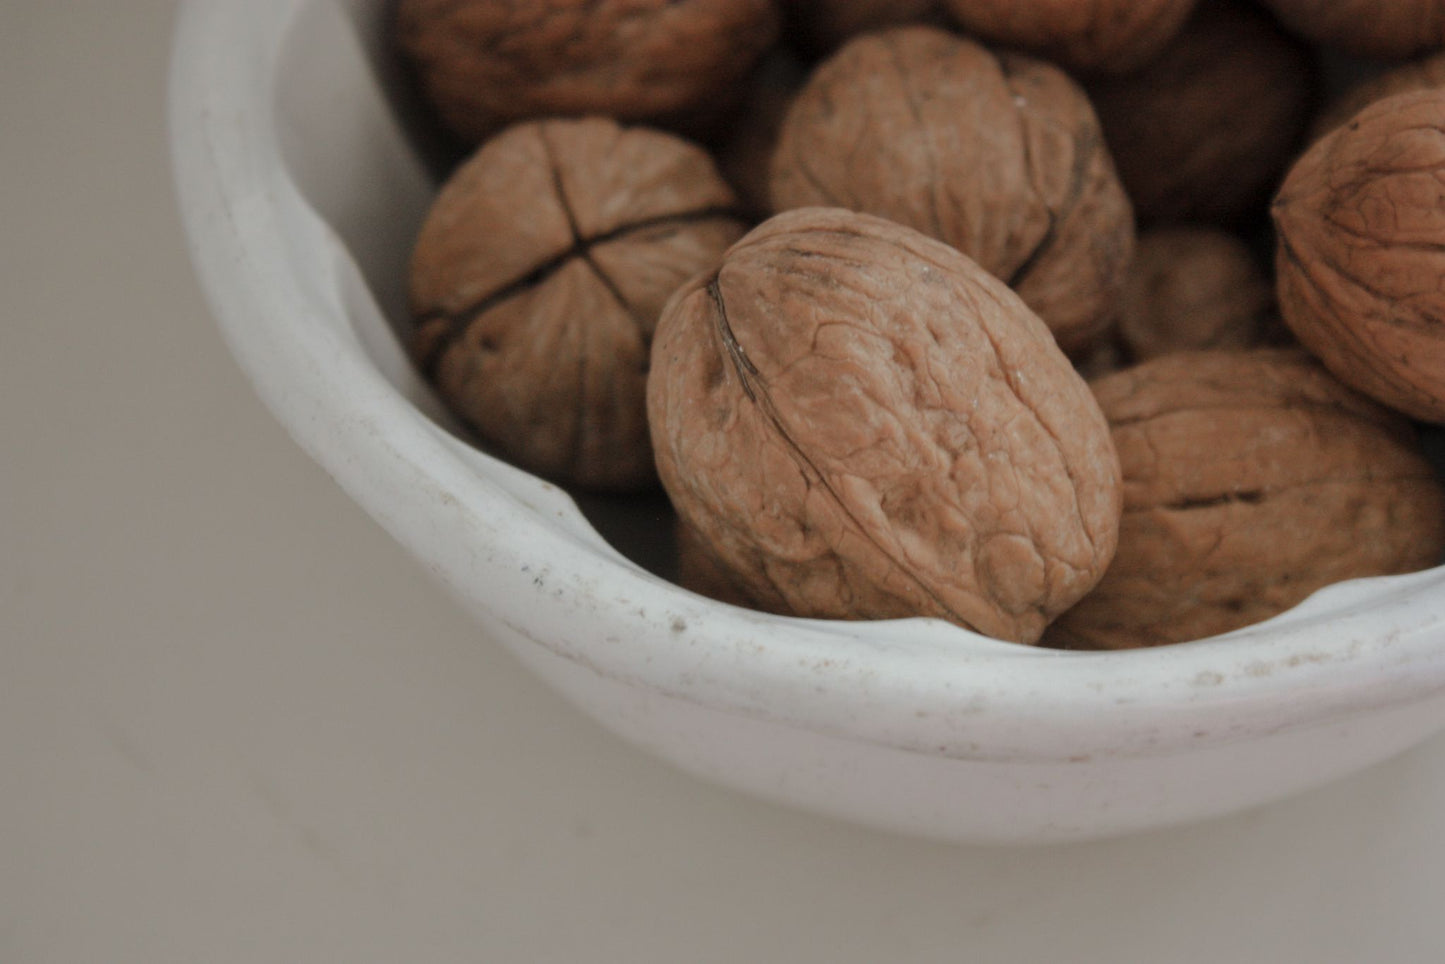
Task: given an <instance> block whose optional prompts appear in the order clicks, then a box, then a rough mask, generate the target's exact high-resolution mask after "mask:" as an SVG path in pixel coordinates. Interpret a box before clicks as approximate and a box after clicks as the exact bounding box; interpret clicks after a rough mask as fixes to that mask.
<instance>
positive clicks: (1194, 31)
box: [1089, 0, 1316, 224]
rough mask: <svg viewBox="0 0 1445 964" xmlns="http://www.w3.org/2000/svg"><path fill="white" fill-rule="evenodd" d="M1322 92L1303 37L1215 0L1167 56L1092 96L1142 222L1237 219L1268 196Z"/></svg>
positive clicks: (1102, 84) (1097, 87)
mask: <svg viewBox="0 0 1445 964" xmlns="http://www.w3.org/2000/svg"><path fill="white" fill-rule="evenodd" d="M1315 89H1316V77H1315V70H1314V61H1313V58H1312V57H1311V54H1310V52H1309V51H1308V50H1307V49H1306V48H1305V47H1304V46H1303V45H1302V44H1300V43H1299V42H1298V41H1296V40H1294V39H1293V38H1292V37H1290V36H1288V35H1287V34H1285V33H1284V32H1283V31H1281V30H1280V29H1279V27H1278V26H1277V25H1276V24H1275V23H1274V22H1273V21H1272V20H1270V18H1269V17H1267V16H1265V15H1264V14H1263V13H1261V12H1260V11H1259V10H1258V9H1255V8H1253V7H1250V6H1246V5H1244V4H1242V3H1237V2H1233V0H1229V2H1225V0H1211V2H1209V3H1204V4H1201V5H1200V7H1199V9H1198V10H1197V11H1196V12H1195V14H1194V16H1193V17H1191V18H1190V19H1189V22H1188V23H1186V24H1185V26H1184V29H1183V30H1182V31H1180V33H1179V35H1178V36H1177V37H1175V38H1174V40H1173V41H1172V42H1171V43H1170V44H1169V45H1168V47H1167V48H1166V49H1165V50H1164V52H1163V53H1162V54H1160V56H1159V57H1158V58H1157V59H1155V60H1154V61H1152V62H1151V63H1149V64H1148V65H1147V66H1145V67H1143V68H1142V69H1140V70H1138V71H1135V72H1134V73H1131V74H1128V75H1125V76H1120V77H1109V78H1099V79H1097V80H1094V81H1092V82H1090V84H1089V96H1090V97H1091V98H1092V100H1093V102H1094V109H1095V110H1096V111H1097V112H1098V115H1099V123H1100V124H1102V125H1103V128H1104V138H1105V140H1106V141H1107V142H1108V144H1109V150H1110V151H1111V152H1112V153H1113V155H1114V163H1115V165H1116V166H1117V167H1118V170H1119V178H1120V180H1122V181H1123V182H1124V188H1125V190H1126V191H1128V193H1129V198H1130V200H1131V201H1132V202H1133V203H1134V210H1135V213H1136V214H1137V215H1138V218H1139V221H1140V223H1141V224H1144V223H1168V222H1178V221H1202V222H1207V223H1212V224H1228V223H1231V222H1235V221H1238V220H1240V219H1241V218H1242V217H1243V216H1245V215H1247V214H1249V213H1251V212H1253V211H1255V210H1257V209H1260V208H1262V207H1263V206H1264V204H1265V203H1266V201H1267V200H1268V196H1269V194H1270V192H1271V191H1272V190H1273V189H1274V187H1275V185H1276V184H1277V183H1278V181H1279V177H1280V175H1281V174H1283V172H1284V169H1285V167H1286V166H1287V165H1288V164H1289V161H1290V158H1291V157H1292V156H1293V154H1294V152H1295V150H1296V147H1297V145H1298V144H1299V143H1300V141H1301V138H1302V137H1303V135H1304V130H1305V126H1306V124H1307V123H1308V120H1309V115H1310V111H1311V107H1312V104H1313V101H1314V97H1315Z"/></svg>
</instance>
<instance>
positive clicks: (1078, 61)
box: [942, 0, 1196, 73]
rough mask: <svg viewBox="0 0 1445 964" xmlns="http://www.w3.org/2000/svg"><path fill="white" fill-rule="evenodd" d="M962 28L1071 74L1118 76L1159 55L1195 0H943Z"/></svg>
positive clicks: (1177, 29)
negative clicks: (1051, 62) (1052, 62)
mask: <svg viewBox="0 0 1445 964" xmlns="http://www.w3.org/2000/svg"><path fill="white" fill-rule="evenodd" d="M942 2H943V5H944V8H945V9H946V10H947V11H948V13H949V14H950V15H951V16H952V17H953V19H954V20H955V21H956V22H957V23H958V24H959V26H961V27H962V28H963V29H964V30H966V31H967V32H969V33H971V34H975V35H977V36H979V37H981V38H984V39H986V40H989V41H992V42H994V43H999V44H1004V45H1007V46H1010V47H1020V48H1023V49H1025V50H1031V51H1034V52H1036V53H1038V54H1039V55H1041V56H1044V57H1048V58H1049V59H1050V60H1055V61H1057V62H1058V63H1060V64H1062V65H1064V66H1065V67H1069V68H1071V69H1074V70H1084V71H1099V72H1103V73H1119V72H1122V71H1127V70H1133V69H1134V68H1136V67H1139V66H1141V65H1143V64H1144V63H1146V62H1148V61H1149V60H1152V59H1153V58H1154V57H1156V56H1158V55H1159V51H1160V50H1162V49H1163V48H1164V45H1165V44H1167V43H1168V42H1169V40H1170V39H1171V38H1172V37H1173V36H1174V35H1175V34H1176V33H1178V32H1179V28H1180V26H1181V25H1182V24H1183V23H1184V20H1185V18H1187V17H1188V16H1189V12H1190V11H1191V10H1192V9H1193V8H1194V4H1195V2H1196V0H942Z"/></svg>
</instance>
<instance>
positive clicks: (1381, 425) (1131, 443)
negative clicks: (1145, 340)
mask: <svg viewBox="0 0 1445 964" xmlns="http://www.w3.org/2000/svg"><path fill="white" fill-rule="evenodd" d="M1092 387H1093V389H1094V394H1095V396H1096V397H1097V398H1098V400H1099V404H1100V406H1102V408H1103V410H1104V414H1105V415H1106V416H1108V419H1109V423H1110V426H1111V428H1112V431H1113V436H1114V444H1115V445H1116V446H1117V448H1118V452H1119V461H1120V464H1121V465H1122V467H1123V472H1124V515H1123V521H1122V523H1121V524H1120V529H1119V548H1118V552H1117V553H1116V554H1115V556H1114V561H1113V563H1112V564H1111V565H1110V566H1109V570H1108V572H1106V573H1105V574H1104V578H1103V580H1102V581H1101V582H1100V583H1099V585H1098V587H1097V588H1095V589H1094V591H1093V592H1091V593H1090V594H1089V595H1088V596H1086V597H1084V599H1083V601H1082V602H1080V603H1079V604H1078V605H1077V606H1075V607H1074V608H1073V609H1071V610H1069V611H1068V612H1067V613H1065V614H1064V615H1063V616H1062V617H1061V618H1060V619H1059V620H1058V622H1057V623H1055V624H1054V625H1053V626H1051V627H1050V628H1049V634H1048V638H1047V640H1046V641H1047V642H1049V643H1050V644H1053V645H1062V646H1067V647H1069V648H1083V649H1126V648H1133V647H1139V646H1157V645H1161V644H1164V643H1176V642H1183V641H1186V640H1191V639H1201V638H1203V637H1206V636H1213V635H1215V634H1218V633H1224V632H1228V631H1230V630H1233V629H1238V628H1239V627H1242V626H1246V625H1249V624H1251V623H1255V622H1259V621H1260V620H1263V619H1267V618H1269V617H1270V616H1274V615H1276V614H1278V613H1281V612H1283V611H1284V610H1286V609H1289V608H1290V607H1292V606H1294V605H1295V604H1296V603H1299V602H1300V601H1302V600H1303V599H1304V598H1305V597H1306V596H1308V595H1309V594H1310V593H1312V592H1314V591H1315V590H1317V589H1320V588H1321V587H1323V586H1326V585H1328V584H1330V583H1334V582H1339V581H1341V580H1345V579H1353V578H1356V577H1361V576H1376V575H1386V574H1392V573H1403V572H1412V571H1415V570H1418V569H1424V568H1428V567H1429V566H1432V565H1435V564H1436V563H1437V562H1438V561H1439V559H1440V556H1441V553H1442V551H1445V495H1442V491H1441V488H1440V485H1439V483H1438V482H1437V481H1436V479H1435V475H1434V472H1433V470H1432V469H1431V467H1430V465H1429V463H1428V462H1426V461H1425V459H1424V458H1423V457H1422V456H1421V455H1420V452H1419V450H1418V447H1417V445H1416V439H1415V434H1414V431H1413V429H1412V427H1411V426H1410V424H1409V423H1408V422H1407V421H1406V420H1404V419H1402V418H1400V417H1399V416H1398V415H1396V414H1395V413H1393V412H1390V411H1389V410H1387V409H1385V408H1383V407H1381V406H1379V405H1376V404H1375V403H1374V402H1372V401H1370V400H1369V399H1367V398H1365V397H1364V396H1362V395H1359V394H1357V393H1355V392H1354V391H1352V390H1350V389H1349V388H1346V387H1345V386H1344V385H1341V384H1340V383H1339V382H1338V381H1336V380H1335V379H1334V378H1333V377H1332V376H1331V375H1330V374H1329V373H1328V372H1327V371H1325V370H1324V369H1323V368H1322V367H1320V366H1319V364H1318V363H1316V362H1315V361H1314V359H1312V358H1310V357H1309V356H1308V355H1307V354H1305V353H1304V352H1302V351H1299V350H1298V349H1256V350H1253V351H1243V352H1230V351H1215V352H1183V353H1180V354H1174V355H1167V356H1164V357H1161V358H1156V359H1154V360H1153V361H1150V362H1145V363H1143V364H1141V365H1137V366H1134V367H1133V368H1128V369H1125V370H1123V371H1120V372H1116V373H1114V374H1112V375H1108V376H1105V377H1103V378H1101V379H1099V380H1097V381H1095V382H1093V383H1092Z"/></svg>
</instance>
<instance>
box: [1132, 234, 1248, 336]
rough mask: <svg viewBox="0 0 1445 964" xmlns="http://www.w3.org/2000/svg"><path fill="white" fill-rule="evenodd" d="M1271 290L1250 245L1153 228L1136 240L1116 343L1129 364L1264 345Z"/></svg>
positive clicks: (1228, 238) (1232, 239)
mask: <svg viewBox="0 0 1445 964" xmlns="http://www.w3.org/2000/svg"><path fill="white" fill-rule="evenodd" d="M1273 311H1274V284H1273V283H1272V282H1271V281H1270V280H1269V279H1268V278H1266V277H1265V275H1264V272H1263V271H1261V270H1260V268H1259V266H1258V265H1257V264H1256V263H1255V260H1254V257H1253V255H1251V254H1250V251H1249V248H1248V246H1246V245H1245V243H1244V242H1243V241H1241V240H1239V239H1238V238H1236V237H1235V236H1234V235H1232V234H1226V233H1225V232H1223V231H1218V230H1214V229H1212V228H1203V227H1174V228H1155V229H1154V230H1152V231H1147V232H1145V233H1144V234H1142V235H1141V236H1140V237H1139V246H1138V248H1137V249H1136V251H1135V255H1134V266H1133V268H1132V270H1131V271H1130V272H1129V281H1128V283H1127V284H1126V285H1125V286H1124V293H1123V296H1122V297H1121V298H1120V300H1119V319H1118V326H1119V336H1120V339H1121V340H1122V342H1123V344H1124V346H1125V348H1126V349H1127V351H1128V353H1129V355H1130V356H1132V357H1133V359H1134V360H1135V361H1146V360H1148V359H1150V358H1155V357H1157V356H1159V355H1165V354H1168V353H1170V352H1175V351H1188V350H1191V349H1202V348H1249V347H1252V346H1254V345H1259V344H1263V343H1264V342H1265V341H1266V339H1267V336H1268V331H1269V327H1270V324H1271V321H1272V315H1273Z"/></svg>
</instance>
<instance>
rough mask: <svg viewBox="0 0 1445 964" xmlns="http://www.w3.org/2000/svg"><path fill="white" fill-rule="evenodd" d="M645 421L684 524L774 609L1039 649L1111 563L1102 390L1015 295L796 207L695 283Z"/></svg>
mask: <svg viewBox="0 0 1445 964" xmlns="http://www.w3.org/2000/svg"><path fill="white" fill-rule="evenodd" d="M648 415H649V418H650V421H651V427H652V434H653V445H654V448H655V450H656V452H657V463H658V471H659V474H660V475H661V477H662V481H663V485H664V486H665V488H666V489H667V491H668V494H669V495H670V496H671V498H672V501H673V504H674V506H675V507H676V508H677V510H678V514H679V515H680V516H681V517H682V518H683V519H684V520H685V521H686V522H687V524H689V525H691V526H693V527H694V528H695V529H696V530H697V531H698V533H699V534H700V535H701V536H702V538H703V539H705V540H706V542H707V545H708V546H709V548H710V550H711V551H712V554H713V555H714V557H715V558H717V559H718V560H719V561H721V562H722V563H723V564H724V565H725V566H726V568H727V570H728V571H729V572H731V573H733V574H734V575H735V576H736V577H737V581H738V583H739V585H741V586H744V587H746V590H747V592H748V594H749V595H750V596H751V597H753V598H754V599H756V600H757V601H758V602H759V603H761V604H762V606H763V608H766V609H770V610H773V611H780V612H787V613H793V614H797V615H803V616H814V617H825V618H858V619H866V618H889V617H902V616H919V615H921V616H936V617H941V618H944V619H949V620H952V621H954V622H956V623H958V624H960V625H963V626H966V627H969V628H972V629H974V630H976V631H978V632H981V633H985V634H988V635H990V636H995V637H998V638H1000V639H1009V640H1015V641H1018V642H1023V643H1031V642H1034V641H1036V640H1037V639H1038V637H1039V635H1040V634H1041V633H1042V632H1043V629H1044V626H1045V624H1046V623H1047V622H1048V621H1049V620H1050V619H1051V618H1052V617H1053V616H1055V615H1056V614H1058V613H1059V612H1061V611H1062V610H1063V609H1064V608H1066V607H1067V606H1069V605H1070V604H1071V603H1072V602H1073V601H1075V600H1077V599H1078V598H1079V597H1080V596H1082V595H1083V593H1084V592H1086V591H1087V590H1088V588H1089V587H1090V586H1092V585H1093V584H1094V582H1095V580H1096V579H1097V578H1098V576H1099V574H1100V573H1101V572H1102V571H1103V569H1104V567H1105V566H1106V565H1107V563H1108V560H1109V558H1110V556H1111V555H1112V553H1113V546H1114V539H1115V527H1116V526H1117V524H1118V512H1119V499H1120V492H1119V481H1118V462H1117V460H1116V458H1115V456H1114V452H1113V449H1112V447H1111V445H1110V442H1109V435H1108V429H1107V426H1106V425H1105V423H1104V419H1103V416H1102V415H1101V414H1100V412H1099V410H1098V406H1097V404H1096V403H1095V402H1094V401H1093V398H1092V397H1091V395H1090V393H1089V390H1088V387H1087V386H1086V385H1085V384H1084V383H1083V381H1082V380H1081V379H1080V378H1079V377H1078V376H1077V375H1076V374H1075V373H1074V372H1073V370H1072V368H1071V367H1070V365H1069V362H1068V359H1067V358H1066V357H1065V356H1064V355H1063V353H1062V352H1061V351H1059V349H1058V346H1057V345H1056V344H1055V342H1054V340H1053V338H1052V337H1050V335H1049V332H1048V329H1047V328H1046V327H1045V326H1044V325H1043V324H1042V323H1041V322H1040V321H1039V320H1038V318H1037V317H1035V316H1034V315H1033V313H1032V312H1030V311H1029V310H1028V308H1027V307H1026V306H1025V305H1024V304H1023V302H1021V301H1020V300H1019V299H1018V298H1017V296H1016V295H1014V294H1013V292H1011V291H1010V290H1009V289H1008V288H1007V287H1005V286H1004V285H1003V284H1001V283H1000V282H999V281H998V280H997V279H995V278H993V277H992V276H991V275H989V274H988V273H987V272H985V271H983V270H982V269H981V268H979V267H978V266H977V265H976V264H974V263H973V262H972V261H971V260H969V259H968V258H967V257H965V256H963V255H961V254H960V253H959V252H958V251H956V250H955V249H953V248H951V247H949V246H947V245H945V244H942V243H940V242H938V241H935V240H933V239H931V238H928V237H926V236H925V235H922V234H920V233H919V232H916V231H914V230H912V229H910V228H906V227H903V226H901V225H898V224H894V223H892V222H889V221H886V220H883V219H882V218H877V217H872V216H869V215H865V214H858V213H856V212H851V211H845V210H841V209H836V208H832V209H824V208H805V209H799V210H795V211H790V212H787V213H785V214H781V215H778V216H776V217H774V218H772V219H771V220H769V221H766V222H764V223H763V224H762V225H761V226H759V227H757V228H755V229H754V230H753V231H752V232H750V233H749V234H748V235H747V236H746V237H744V238H743V239H742V240H741V241H739V242H738V243H737V244H735V245H734V246H733V247H732V248H731V249H730V250H729V251H728V253H727V255H726V257H725V258H724V260H723V264H722V267H721V268H720V269H719V270H718V271H717V272H715V273H709V274H705V275H703V276H700V277H698V278H695V279H693V280H692V281H689V282H688V283H687V284H686V285H685V286H684V287H683V288H681V289H680V290H679V291H678V292H677V294H676V295H674V296H673V298H672V300H671V301H670V302H669V303H668V306H667V308H666V309H665V310H664V312H663V317H662V319H661V321H660V322H659V324H658V330H657V337H656V340H655V342H654V344H653V370H652V377H651V378H650V380H649V382H648Z"/></svg>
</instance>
